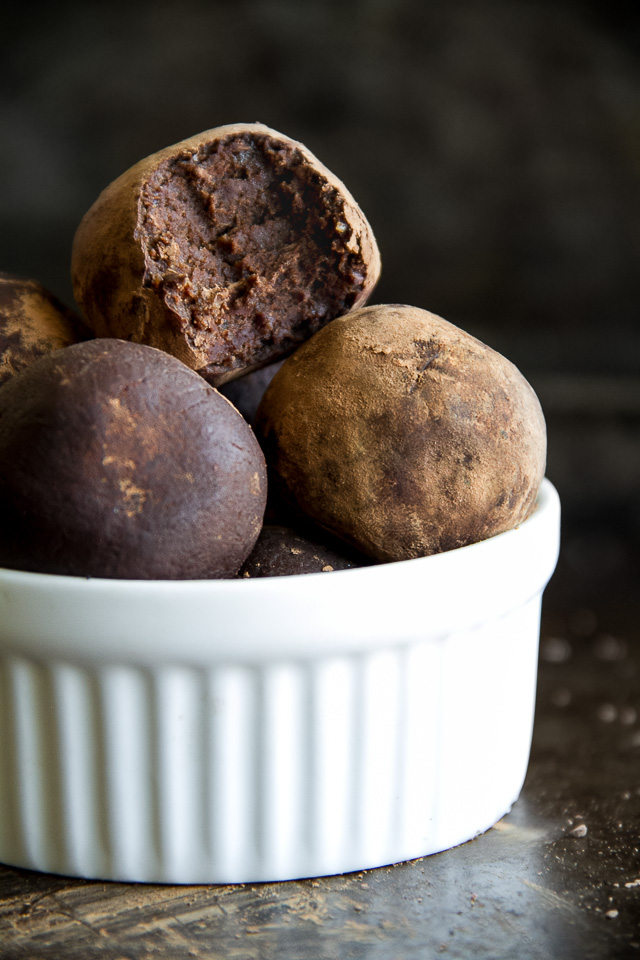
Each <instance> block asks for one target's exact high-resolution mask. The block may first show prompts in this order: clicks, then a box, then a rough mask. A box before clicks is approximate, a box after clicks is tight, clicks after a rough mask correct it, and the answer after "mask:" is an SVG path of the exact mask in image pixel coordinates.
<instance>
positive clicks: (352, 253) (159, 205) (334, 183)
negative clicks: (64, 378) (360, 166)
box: [72, 123, 380, 386]
mask: <svg viewBox="0 0 640 960" xmlns="http://www.w3.org/2000/svg"><path fill="white" fill-rule="evenodd" d="M379 273H380V256H379V252H378V248H377V245H376V241H375V238H374V236H373V232H372V230H371V227H370V226H369V224H368V222H367V220H366V219H365V217H364V215H363V213H362V211H361V210H360V208H359V207H358V205H357V203H356V201H355V200H354V199H353V197H352V196H351V194H350V193H349V191H348V190H347V188H346V187H345V186H344V184H342V183H341V181H340V180H338V178H337V177H335V176H334V175H333V174H332V173H331V172H330V171H329V170H328V169H327V168H326V167H325V166H324V165H323V164H322V163H320V161H319V160H317V159H316V158H315V157H314V156H313V154H312V153H310V151H309V150H307V149H306V147H304V146H303V145H302V144H301V143H298V142H296V141H294V140H291V139H290V138H289V137H286V136H284V135H283V134H281V133H278V132H276V131H275V130H271V129H269V128H268V127H265V126H263V125H262V124H257V123H252V124H231V125H228V126H223V127H218V128H216V129H214V130H208V131H206V132H204V133H201V134H198V135H197V136H194V137H191V138H190V139H188V140H184V141H182V142H180V143H178V144H176V145H174V146H171V147H168V148H166V149H164V150H161V151H160V152H158V153H155V154H153V155H152V156H150V157H147V158H146V159H145V160H142V161H140V163H138V164H136V165H135V166H134V167H132V168H131V169H130V170H128V171H127V172H126V173H124V174H123V175H122V176H121V177H119V178H118V179H117V180H116V181H114V182H113V183H112V184H111V185H110V186H108V187H107V188H106V189H105V190H104V191H103V193H102V194H101V195H100V196H99V197H98V199H97V200H96V202H95V203H94V205H93V206H92V207H91V209H90V210H89V211H88V212H87V214H86V215H85V216H84V218H83V220H82V222H81V223H80V225H79V227H78V230H77V233H76V236H75V239H74V245H73V257H72V278H73V286H74V292H75V297H76V300H77V302H78V304H79V306H80V308H81V310H82V312H83V314H84V316H85V318H86V320H87V323H88V324H89V326H90V327H91V328H92V329H93V330H94V331H95V333H96V334H97V335H98V336H101V337H104V336H115V337H120V338H122V339H125V340H132V341H136V342H139V343H145V344H149V345H150V346H154V347H159V348H160V349H162V350H166V351H167V352H168V353H171V354H173V355H174V356H176V357H178V358H179V359H180V360H182V361H183V362H184V363H185V364H187V366H189V367H190V368H191V369H193V370H196V371H197V372H198V373H200V374H201V375H202V376H203V377H205V378H206V379H207V380H209V382H210V383H212V384H214V385H216V386H219V385H220V384H222V383H224V382H225V381H228V380H231V379H233V378H235V377H236V376H239V375H240V374H242V373H243V372H247V371H249V370H252V369H257V368H259V367H261V366H263V365H265V364H267V363H270V362H272V361H275V360H277V359H278V358H279V357H282V356H285V355H286V354H288V353H290V352H291V351H292V350H293V349H295V348H296V347H297V346H298V345H299V344H300V343H302V342H303V341H304V340H306V339H307V338H308V337H309V336H310V335H311V334H313V333H315V331H317V330H319V329H320V328H321V327H322V326H324V325H325V324H326V323H327V322H329V321H330V320H332V319H334V318H335V317H338V316H341V315H343V314H345V313H346V312H347V311H349V310H351V309H355V308H357V307H359V306H362V305H363V304H364V303H365V302H366V300H367V298H368V296H369V294H370V293H371V291H372V289H373V287H374V285H375V283H376V281H377V279H378V276H379Z"/></svg>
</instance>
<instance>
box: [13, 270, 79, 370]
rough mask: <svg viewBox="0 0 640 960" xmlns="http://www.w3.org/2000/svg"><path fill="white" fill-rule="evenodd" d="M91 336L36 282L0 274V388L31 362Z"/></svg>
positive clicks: (76, 317)
mask: <svg viewBox="0 0 640 960" xmlns="http://www.w3.org/2000/svg"><path fill="white" fill-rule="evenodd" d="M91 336H92V334H91V332H90V331H89V330H87V329H86V327H85V326H84V325H83V323H82V321H81V320H80V317H79V316H78V315H77V314H76V313H74V311H73V310H70V309H68V308H67V307H65V306H64V304H62V303H61V302H60V301H59V300H58V299H57V297H55V296H54V295H53V294H52V293H50V292H49V291H48V290H46V289H45V288H44V287H43V286H42V284H40V283H38V281H37V280H30V279H27V278H24V277H16V276H14V275H13V274H10V273H1V272H0V385H1V384H3V383H5V382H6V381H7V380H9V378H10V377H12V376H13V375H14V374H16V373H19V372H20V370H24V369H25V368H26V367H28V366H29V365H30V364H31V363H33V361H34V360H38V359H39V358H40V357H43V356H45V355H46V354H48V353H51V352H52V351H53V350H60V349H61V348H62V347H68V346H70V345H71V344H72V343H78V342H80V341H82V340H87V339H88V338H89V337H91Z"/></svg>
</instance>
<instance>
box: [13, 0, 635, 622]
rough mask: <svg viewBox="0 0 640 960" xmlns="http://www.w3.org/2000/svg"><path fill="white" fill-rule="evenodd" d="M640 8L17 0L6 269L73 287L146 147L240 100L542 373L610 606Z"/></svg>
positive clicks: (629, 380)
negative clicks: (93, 232)
mask: <svg viewBox="0 0 640 960" xmlns="http://www.w3.org/2000/svg"><path fill="white" fill-rule="evenodd" d="M639 8H640V4H637V3H621V2H616V0H609V2H595V0H593V2H577V0H574V2H572V0H556V2H554V3H545V2H519V0H511V2H510V0H448V2H446V3H435V2H434V3H432V2H421V0H353V2H349V0H319V2H302V0H235V2H216V0H211V2H204V0H201V2H197V0H182V2H180V3H179V4H178V3H172V2H166V0H155V2H146V3H145V2H138V0H130V2H128V3H120V2H110V3H101V2H97V3H92V4H85V3H80V2H70V0H67V2H64V0H60V2H57V3H55V4H49V5H42V7H40V6H38V5H37V4H36V5H35V6H34V5H33V4H23V5H22V6H18V5H15V6H14V7H13V9H12V12H11V13H10V14H7V13H5V14H3V16H2V24H1V31H0V46H1V49H0V54H1V56H0V74H1V76H2V82H1V84H0V131H1V147H0V191H1V192H0V270H6V271H12V272H15V273H18V274H22V275H24V276H30V277H34V278H35V279H37V280H39V281H40V282H41V283H43V284H44V285H45V286H47V287H49V289H51V290H52V291H53V292H54V293H56V294H57V295H58V296H59V297H60V298H61V299H62V300H63V301H65V302H67V303H71V300H72V294H71V286H70V281H69V259H70V247H71V242H72V238H73V234H74V231H75V228H76V225H77V223H78V221H79V220H80V218H81V217H82V215H83V214H84V212H85V211H86V209H87V208H88V207H89V206H90V205H91V204H92V202H93V201H94V199H95V198H96V196H97V194H98V193H99V191H100V190H101V189H102V188H103V187H104V186H106V185H107V184H108V183H109V182H110V181H111V180H112V179H114V178H115V177H116V176H118V175H119V174H120V173H121V172H122V171H123V170H125V169H126V168H127V167H128V166H130V165H131V164H133V163H134V162H136V161H137V160H139V159H140V158H141V157H143V156H146V155H147V154H149V153H152V152H153V151H155V150H157V149H159V148H161V147H163V146H166V145H168V144H170V143H173V142H175V141H177V140H180V139H182V138H184V137H186V136H189V135H190V134H193V133H196V132H198V131H200V130H204V129H207V128H209V127H213V126H216V125H218V124H222V123H228V122H233V121H254V120H260V121H262V122H264V123H267V124H269V125H270V126H273V127H275V128H277V129H279V130H281V131H282V132H284V133H287V134H288V135H290V136H292V137H294V138H296V139H299V140H302V141H304V142H305V143H306V144H307V146H308V147H309V148H310V149H311V150H312V151H313V152H314V153H316V155H317V156H318V157H319V158H320V159H321V160H323V161H324V162H325V163H326V165H327V166H329V167H330V168H331V169H333V170H334V172H335V173H337V174H338V175H339V176H340V177H341V178H342V179H343V180H344V181H345V182H346V183H347V185H348V186H349V188H350V189H351V191H352V193H353V194H354V195H355V197H356V199H357V200H358V201H359V202H360V204H361V206H362V207H363V209H364V211H365V212H366V214H367V216H368V218H369V220H370V221H371V223H372V225H373V228H374V231H375V232H376V235H377V238H378V241H379V245H380V248H381V251H382V260H383V275H382V280H381V282H380V284H379V287H378V288H377V290H376V292H375V294H374V297H373V300H374V301H375V302H404V303H410V304H414V305H417V306H422V307H426V308H428V309H430V310H432V311H434V312H436V313H439V314H441V315H442V316H444V317H445V318H446V319H448V320H450V321H452V322H454V323H456V324H458V325H459V326H462V327H464V328H465V329H467V330H468V331H469V332H471V333H473V334H474V335H476V336H478V337H480V338H481V339H483V340H485V341H486V342H487V343H488V344H490V345H491V346H493V347H495V348H496V349H498V350H500V351H501V352H502V353H504V354H505V355H506V356H507V357H509V359H511V360H512V361H513V362H515V363H516V364H517V365H518V366H519V367H520V369H521V370H522V372H523V373H524V374H525V376H526V377H527V378H528V379H529V380H530V382H531V383H532V385H533V386H534V388H535V389H536V390H537V392H538V394H539V396H540V399H541V401H542V404H543V407H544V409H545V413H546V416H547V422H548V429H549V461H548V475H549V476H550V478H551V479H552V480H553V481H554V482H555V484H556V486H557V487H558V488H559V491H560V494H561V497H562V501H563V507H564V528H563V551H562V560H561V565H560V567H559V575H558V580H557V583H558V586H557V587H555V586H553V585H552V588H550V589H551V590H555V593H554V594H552V595H553V596H554V598H555V601H556V603H557V605H558V609H561V608H562V607H563V604H564V605H566V609H567V611H569V610H570V609H572V610H575V609H576V608H577V607H579V608H580V609H582V608H585V609H587V612H588V608H589V606H590V605H591V606H593V605H594V603H595V600H594V597H595V596H596V595H597V596H598V597H599V598H600V600H601V601H602V602H606V604H607V605H608V607H609V609H610V610H611V611H613V612H614V613H615V611H616V609H618V605H619V601H620V600H621V599H622V598H624V597H627V598H628V596H629V590H630V589H632V588H633V587H634V585H635V583H636V581H637V579H638V575H639V573H640V565H639V563H638V559H637V558H638V555H639V553H640V550H639V547H640V496H639V493H640V324H639V322H638V304H639V302H640V260H639V254H640V219H639V213H640V210H639V207H640V10H639ZM600 600H599V602H600ZM567 615H568V614H567ZM587 620H588V617H587ZM585 622H586V621H585Z"/></svg>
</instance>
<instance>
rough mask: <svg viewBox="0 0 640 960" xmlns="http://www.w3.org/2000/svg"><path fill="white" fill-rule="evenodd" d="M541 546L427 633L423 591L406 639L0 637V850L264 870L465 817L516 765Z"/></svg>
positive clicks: (149, 873) (170, 874) (446, 843)
mask: <svg viewBox="0 0 640 960" xmlns="http://www.w3.org/2000/svg"><path fill="white" fill-rule="evenodd" d="M551 527H552V528H554V529H555V531H556V532H555V537H556V539H557V522H556V523H554V524H552V525H551ZM551 527H550V529H551ZM554 550H557V544H556V545H555V546H554V544H553V543H551V544H548V545H547V552H548V557H547V559H546V560H545V564H546V572H544V575H538V576H537V582H536V587H535V590H533V592H532V593H531V595H530V596H529V597H528V598H527V599H526V600H523V601H522V602H518V603H517V605H516V606H513V605H512V604H511V602H510V599H509V597H505V598H504V603H503V604H502V606H499V607H497V608H496V612H495V615H494V616H493V617H491V618H486V617H485V619H484V620H483V621H482V622H480V623H475V624H474V623H468V624H467V625H466V626H464V627H462V628H461V629H457V630H453V631H451V632H449V633H447V632H439V633H436V634H430V633H429V630H428V624H429V604H426V606H425V609H424V620H425V630H424V636H421V637H420V636H418V637H417V638H416V636H411V637H410V638H408V639H407V638H404V639H403V637H401V636H400V637H398V636H394V637H390V638H389V643H388V644H387V645H385V644H383V643H380V642H377V643H376V644H375V645H374V646H373V647H372V648H371V649H366V646H364V647H363V645H362V643H359V645H358V646H357V647H356V648H349V647H348V645H345V649H344V650H343V651H342V652H341V651H340V649H339V646H336V644H335V643H333V644H330V645H329V646H328V650H327V652H326V653H323V652H322V649H321V648H318V649H315V648H314V651H313V652H312V653H309V652H308V651H307V652H306V653H305V655H304V656H300V657H296V656H293V655H291V653H290V645H289V644H288V645H286V647H285V648H283V649H284V652H281V653H280V655H277V656H276V655H270V654H269V652H268V651H267V652H266V653H265V654H264V656H262V657H255V658H253V659H248V658H246V657H245V658H244V659H240V660H237V661H236V662H234V658H233V650H230V651H226V653H225V655H224V657H218V658H216V657H212V658H211V662H210V663H209V664H208V665H206V664H204V663H202V662H199V663H194V662H193V658H191V659H189V658H184V659H183V658H181V656H180V641H179V638H177V641H176V649H175V652H174V656H172V657H170V658H169V657H166V656H165V657H164V658H163V659H161V660H159V661H157V662H154V660H153V658H152V657H149V656H148V655H147V654H146V653H145V655H144V656H142V655H141V656H140V657H139V658H137V659H136V656H135V650H134V651H133V652H130V655H129V656H128V657H127V658H126V659H125V658H122V659H121V660H118V659H116V658H114V657H113V656H110V657H104V656H100V655H99V654H98V655H96V656H91V655H89V654H87V656H86V657H84V658H83V657H69V656H66V655H65V653H64V646H61V647H60V649H58V650H57V651H56V650H53V651H52V655H51V656H49V657H46V656H43V654H42V651H40V652H38V651H37V650H35V651H34V650H33V649H31V648H29V647H28V646H25V647H24V648H21V646H20V644H19V643H6V644H5V645H4V646H2V645H0V860H2V861H3V862H5V863H9V864H13V865H16V866H22V867H28V868H33V869H37V870H43V871H48V872H54V873H61V874H68V875H73V876H83V877H92V878H99V879H105V880H106V879H115V880H121V881H128V880H132V881H152V882H167V883H233V882H250V881H268V880H271V881H273V880H286V879H293V878H296V877H305V876H319V875H325V874H334V873H344V872H349V871H352V870H361V869H366V868H370V867H375V866H381V865H383V864H388V863H394V862H397V861H401V860H407V859H412V858H416V857H420V856H423V855H426V854H430V853H434V852H437V851H440V850H444V849H446V848H449V847H451V846H454V845H456V844H459V843H461V842H464V841H465V840H468V839H470V838H471V837H473V836H475V835H477V834H478V833H481V832H482V831H484V830H486V829H488V828H489V827H490V826H491V825H492V824H494V823H495V822H496V821H497V820H498V819H500V817H501V816H503V815H504V813H506V812H507V811H508V810H509V809H510V807H511V805H512V804H513V802H514V801H515V800H516V799H517V797H518V795H519V793H520V790H521V787H522V783H523V781H524V777H525V773H526V768H527V763H528V757H529V749H530V743H531V733H532V723H533V714H534V701H535V687H536V665H537V650H538V637H539V617H540V604H541V597H542V590H543V587H544V584H545V583H546V580H547V579H548V577H549V576H550V574H551V571H552V569H553V566H554V565H555V556H556V553H554ZM345 573H346V574H347V575H349V574H350V573H351V571H346V572H345ZM334 576H336V577H337V576H340V574H331V577H334ZM302 579H306V578H302ZM336 582H337V581H336ZM344 582H345V583H346V582H347V581H346V580H345V581H344ZM237 586H239V587H241V584H238V585H237ZM281 587H282V585H281ZM462 588H463V585H462ZM6 609H7V610H8V609H9V607H8V606H7V608H6ZM312 615H313V611H310V616H312ZM304 630H305V624H304V623H300V631H301V635H302V634H303V633H304ZM419 632H420V631H418V633H419ZM132 642H134V641H132ZM91 646H92V645H91V638H90V637H88V639H87V650H88V651H89V650H91ZM54 647H55V644H54Z"/></svg>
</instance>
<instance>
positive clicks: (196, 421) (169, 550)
mask: <svg viewBox="0 0 640 960" xmlns="http://www.w3.org/2000/svg"><path fill="white" fill-rule="evenodd" d="M265 501H266V469H265V463H264V458H263V456H262V453H261V451H260V448H259V446H258V443H257V441H256V439H255V437H254V436H253V433H252V431H251V428H250V427H249V426H248V424H247V423H246V422H245V420H244V419H243V418H242V417H241V416H240V414H239V413H238V412H237V410H235V408H234V407H233V406H232V405H231V404H230V403H229V401H228V400H226V399H225V398H224V397H223V396H222V395H221V394H219V393H218V391H217V390H215V389H214V388H213V387H210V386H209V385H208V384H207V383H206V382H205V381H204V380H203V379H202V378H201V377H199V376H198V375H197V374H195V373H194V372H193V371H191V370H189V369H188V368H187V367H185V366H184V364H182V363H181V362H180V361H179V360H176V359H175V358H174V357H170V356H168V355H167V354H165V353H163V352H162V351H160V350H156V349H154V348H152V347H148V346H143V345H140V344H133V343H126V342H123V341H121V340H116V339H107V340H105V339H97V340H92V341H88V342H86V343H82V344H77V345H74V346H70V347H66V348H64V349H63V350H59V351H57V352H56V353H52V354H50V355H49V356H47V357H43V358H41V359H40V360H38V361H36V362H35V363H33V364H32V365H31V366H30V367H29V368H28V369H26V370H24V371H23V372H22V373H20V374H17V375H16V376H15V377H13V378H12V379H11V380H10V381H9V382H8V383H6V384H5V385H4V386H3V387H2V389H0V565H2V566H7V567H12V568H17V569H22V570H30V571H39V572H44V573H56V574H73V575H77V576H88V577H115V578H127V579H199V578H208V577H233V576H235V574H236V573H237V571H238V569H239V568H240V566H241V564H242V563H243V561H244V560H245V558H246V557H247V556H248V554H249V553H250V551H251V549H252V548H253V545H254V543H255V541H256V539H257V537H258V534H259V532H260V529H261V525H262V518H263V514H264V508H265Z"/></svg>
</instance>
